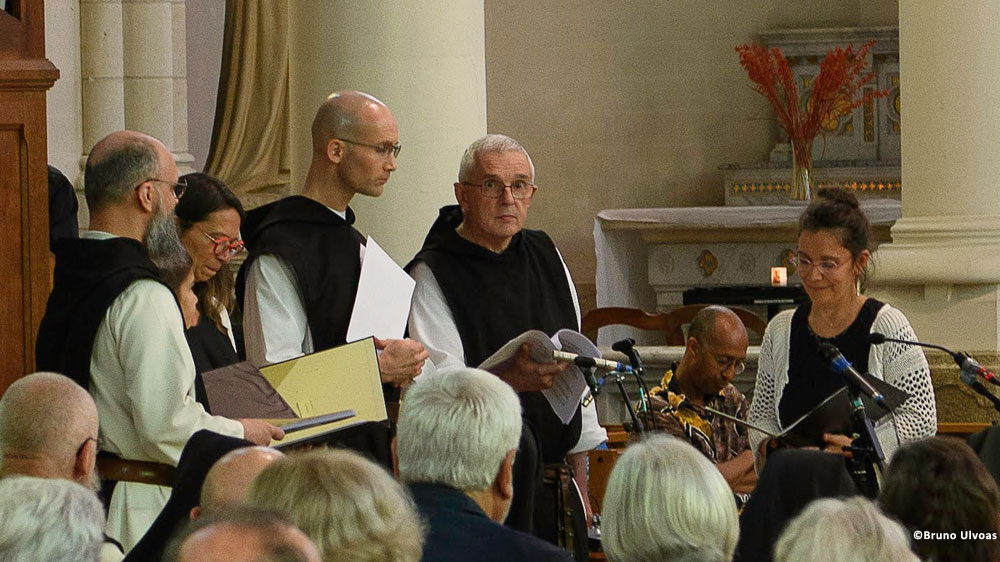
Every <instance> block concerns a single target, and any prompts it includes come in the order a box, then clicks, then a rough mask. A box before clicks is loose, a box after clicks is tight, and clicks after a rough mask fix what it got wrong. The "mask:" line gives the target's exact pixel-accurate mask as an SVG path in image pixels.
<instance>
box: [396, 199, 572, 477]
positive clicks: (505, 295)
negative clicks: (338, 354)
mask: <svg viewBox="0 0 1000 562" xmlns="http://www.w3.org/2000/svg"><path fill="white" fill-rule="evenodd" d="M461 222H462V210H461V209H460V208H459V207H458V206H457V205H450V206H446V207H443V208H442V209H441V212H440V214H439V216H438V219H437V220H436V221H435V222H434V225H433V226H431V230H430V232H429V233H428V234H427V238H426V239H425V240H424V245H423V247H422V248H421V250H420V252H419V253H417V256H416V257H415V258H414V259H413V261H412V262H410V264H409V265H408V266H407V269H410V268H411V267H412V266H413V265H414V264H415V263H417V262H423V263H426V264H427V266H428V267H430V269H431V271H432V272H433V273H434V278H435V280H437V282H438V285H439V286H440V287H441V292H442V293H443V294H444V296H445V299H446V300H447V302H448V307H449V308H450V309H451V313H452V317H453V318H454V319H455V325H456V327H457V328H458V333H459V336H460V337H461V338H462V348H463V351H464V352H465V362H466V363H467V364H468V365H473V366H474V365H479V364H480V363H482V361H483V360H484V359H486V358H487V357H489V356H490V355H492V354H493V353H494V352H495V351H496V350H498V349H500V347H502V346H503V345H504V344H505V343H507V342H508V341H510V340H512V339H514V338H515V337H517V336H518V335H520V334H521V333H523V332H525V331H527V330H541V331H543V332H545V333H546V334H550V335H551V334H554V333H555V332H557V331H559V330H560V329H562V328H572V329H574V330H577V329H579V325H578V324H577V319H576V310H575V308H574V306H573V297H572V295H571V294H570V292H569V281H568V280H567V279H566V272H565V270H564V269H563V265H562V261H561V260H560V259H559V253H558V252H557V251H556V247H555V244H553V243H552V240H551V239H550V238H549V236H548V235H547V234H545V233H544V232H542V231H540V230H522V231H521V232H519V233H517V234H515V235H514V237H513V239H511V241H510V244H509V245H508V246H507V248H506V249H505V250H504V251H503V252H501V253H499V254H497V253H495V252H492V251H490V250H487V249H486V248H483V247H482V246H479V245H477V244H474V243H472V242H469V241H468V240H466V239H464V238H462V237H461V236H460V235H459V234H458V233H457V232H456V231H455V229H456V228H457V227H458V225H459V224H461ZM520 398H521V403H522V405H523V407H524V414H525V417H526V418H527V419H528V420H529V422H530V423H531V425H532V427H533V428H534V429H535V431H536V432H537V433H538V436H539V440H540V445H541V453H542V459H543V461H544V462H546V463H558V462H563V459H564V457H565V456H566V453H567V451H569V450H570V449H571V448H572V447H573V446H574V445H575V444H576V442H577V441H578V440H579V438H580V427H581V424H580V409H579V408H577V411H576V415H575V416H574V417H573V419H572V421H570V423H569V425H563V423H562V421H560V420H559V418H558V416H556V414H555V412H553V411H552V408H551V406H549V404H548V401H546V400H545V397H544V396H543V395H542V393H541V392H522V393H520Z"/></svg>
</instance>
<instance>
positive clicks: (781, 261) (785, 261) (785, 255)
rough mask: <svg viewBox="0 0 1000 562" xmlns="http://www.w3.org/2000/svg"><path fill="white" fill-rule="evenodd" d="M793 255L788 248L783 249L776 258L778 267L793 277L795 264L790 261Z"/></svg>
mask: <svg viewBox="0 0 1000 562" xmlns="http://www.w3.org/2000/svg"><path fill="white" fill-rule="evenodd" d="M794 255H795V252H793V251H792V250H791V249H789V248H785V251H784V252H781V255H780V256H778V265H779V266H781V267H784V268H786V269H787V270H788V275H789V276H792V275H795V262H794V261H792V256H794Z"/></svg>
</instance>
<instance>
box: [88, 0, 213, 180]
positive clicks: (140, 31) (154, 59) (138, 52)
mask: <svg viewBox="0 0 1000 562" xmlns="http://www.w3.org/2000/svg"><path fill="white" fill-rule="evenodd" d="M175 14H178V16H179V17H180V18H181V19H180V21H177V22H175V21H174V16H175ZM183 17H184V3H183V0H173V1H171V0H123V1H122V44H123V47H124V49H123V61H124V64H123V68H124V71H125V78H124V85H125V127H126V128H128V129H133V130H136V131H142V132H144V133H146V134H149V135H152V136H154V137H156V138H158V139H160V140H161V141H163V144H165V145H167V148H169V149H170V150H171V152H173V153H174V158H175V159H176V160H177V167H178V168H179V169H180V172H181V173H182V174H183V173H185V172H190V171H192V170H191V162H192V161H193V160H194V158H193V157H192V156H191V155H190V154H187V94H186V92H183V91H182V92H180V93H179V95H175V92H174V84H175V77H176V73H177V72H178V70H181V71H185V72H186V68H187V67H186V62H185V61H184V57H185V53H184V45H183V37H184V21H183ZM177 29H179V30H180V31H179V33H180V37H181V44H180V45H177V44H175V41H174V38H175V35H176V34H177V31H176V30H177ZM175 59H179V60H175ZM184 86H185V87H186V82H184ZM178 100H179V101H180V102H181V107H180V111H178V107H177V102H178ZM178 113H182V114H183V115H182V116H181V117H182V119H181V125H180V126H181V127H182V130H181V135H180V138H177V135H176V134H175V133H176V132H177V130H176V121H177V118H178ZM178 140H179V141H181V144H183V146H180V147H179V146H178V143H177V141H178ZM88 148H89V147H88Z"/></svg>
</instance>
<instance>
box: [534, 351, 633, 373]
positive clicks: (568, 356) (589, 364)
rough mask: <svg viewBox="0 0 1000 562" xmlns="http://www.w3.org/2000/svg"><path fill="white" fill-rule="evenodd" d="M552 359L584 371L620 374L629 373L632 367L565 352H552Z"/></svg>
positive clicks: (599, 358)
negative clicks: (596, 370) (615, 372)
mask: <svg viewBox="0 0 1000 562" xmlns="http://www.w3.org/2000/svg"><path fill="white" fill-rule="evenodd" d="M552 357H553V358H554V359H555V360H556V361H562V362H564V363H572V364H574V365H576V366H577V367H583V368H584V369H591V368H594V367H597V368H598V369H602V370H605V371H618V372H621V373H631V372H632V367H630V366H628V365H626V364H624V363H619V362H618V361H611V360H609V359H604V358H601V357H585V356H583V355H577V354H575V353H569V352H566V351H558V350H553V351H552Z"/></svg>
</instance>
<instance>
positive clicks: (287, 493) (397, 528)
mask: <svg viewBox="0 0 1000 562" xmlns="http://www.w3.org/2000/svg"><path fill="white" fill-rule="evenodd" d="M247 502H248V503H249V504H251V505H256V506H260V507H265V508H271V509H276V510H278V511H282V512H284V513H287V514H288V516H289V518H290V519H291V520H292V522H293V523H295V525H296V526H297V527H298V528H299V529H302V531H303V532H304V533H305V534H306V535H308V536H309V538H311V539H312V540H313V541H314V542H315V543H316V546H317V547H319V550H320V554H322V556H323V560H324V562H347V561H350V562H417V561H419V560H420V555H421V548H422V546H423V531H422V528H421V524H420V519H419V517H418V516H417V512H416V508H415V507H414V505H413V500H412V499H411V498H410V496H409V494H407V492H406V490H405V489H404V488H403V486H402V485H401V484H400V483H398V482H397V481H396V480H395V479H393V477H392V476H391V475H390V474H389V473H388V472H386V471H385V470H384V469H383V468H382V467H380V466H379V465H377V464H375V463H373V462H372V461H369V460H367V459H365V458H363V457H361V456H360V455H358V454H356V453H353V452H350V451H343V450H323V451H312V452H309V453H305V454H302V455H294V456H289V457H286V458H284V459H279V460H277V461H275V462H273V463H271V465H270V466H268V467H267V468H265V469H264V470H263V472H261V473H260V474H259V475H257V478H255V479H254V481H253V483H252V484H251V485H250V493H249V496H248V498H247Z"/></svg>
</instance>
